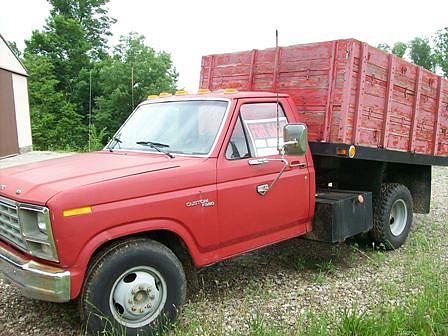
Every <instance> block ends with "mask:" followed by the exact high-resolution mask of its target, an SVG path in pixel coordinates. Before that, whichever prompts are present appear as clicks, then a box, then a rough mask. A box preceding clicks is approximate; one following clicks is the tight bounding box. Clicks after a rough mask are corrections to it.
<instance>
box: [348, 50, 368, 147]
mask: <svg viewBox="0 0 448 336" xmlns="http://www.w3.org/2000/svg"><path fill="white" fill-rule="evenodd" d="M368 53H369V45H368V44H367V43H363V44H362V48H361V56H360V60H361V64H360V68H359V78H358V82H359V83H358V89H357V91H356V106H355V116H354V118H353V134H352V142H353V143H354V144H356V145H357V144H358V142H359V130H360V129H361V125H360V123H361V116H362V103H363V98H364V91H365V85H366V69H367V59H368Z"/></svg>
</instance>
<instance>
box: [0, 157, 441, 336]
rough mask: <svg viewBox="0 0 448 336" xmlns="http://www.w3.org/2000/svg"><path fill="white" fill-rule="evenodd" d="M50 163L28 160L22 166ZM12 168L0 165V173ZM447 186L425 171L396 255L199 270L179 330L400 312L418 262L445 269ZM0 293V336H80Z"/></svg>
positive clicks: (316, 249) (52, 313)
mask: <svg viewBox="0 0 448 336" xmlns="http://www.w3.org/2000/svg"><path fill="white" fill-rule="evenodd" d="M57 155H59V154H57ZM62 155H63V154H62ZM50 157H52V154H49V153H30V154H27V155H26V161H27V162H28V161H32V160H39V159H41V158H44V159H45V158H50ZM19 161H20V158H19V157H17V158H10V159H6V160H0V168H1V167H2V166H8V165H13V164H17V163H19ZM447 186H448V167H436V168H433V182H432V204H431V213H430V214H429V215H414V227H413V229H412V232H411V234H410V236H409V238H408V242H407V243H406V245H405V246H404V247H403V248H401V249H399V250H397V251H390V252H381V251H376V250H373V249H372V248H370V247H358V246H357V245H356V244H355V245H354V244H324V243H318V242H313V241H308V240H304V239H292V240H289V241H287V242H283V243H280V244H277V245H275V246H271V247H268V248H265V249H262V250H258V251H255V252H252V253H248V254H246V255H243V256H240V257H237V258H234V259H231V260H228V261H224V262H220V263H218V264H216V265H213V266H211V267H208V268H206V269H204V270H202V271H201V273H200V282H201V288H200V289H199V290H198V291H197V292H196V293H195V294H194V295H192V296H191V297H190V301H189V302H188V303H187V304H186V307H185V309H184V313H183V317H182V318H181V321H180V326H181V328H182V326H183V325H184V326H190V327H189V328H190V329H191V324H194V325H197V327H196V331H197V332H196V333H197V334H210V335H216V334H221V335H222V334H228V333H229V332H230V331H233V330H241V329H244V328H247V321H248V319H250V318H251V317H254V316H262V317H263V318H266V319H268V320H275V321H280V322H281V323H282V325H285V324H286V325H289V326H291V328H292V329H293V328H294V326H295V325H296V323H297V320H298V318H299V317H300V316H304V315H306V314H307V313H308V312H322V311H325V312H328V313H330V314H334V313H335V312H337V311H341V310H343V309H357V310H359V311H367V312H368V311H370V310H372V309H374V308H375V307H376V306H377V305H378V303H380V302H384V301H385V300H386V301H387V302H389V303H390V304H392V305H398V304H400V302H401V301H402V300H403V299H404V298H405V297H406V296H408V295H413V294H415V293H417V292H418V291H419V287H418V284H415V283H414V282H413V279H414V275H415V274H416V272H418V269H419V268H418V267H419V264H418V261H419V256H421V255H425V254H426V255H431V258H432V259H433V260H434V263H435V264H436V263H439V264H440V263H443V265H445V266H446V265H448V257H447V252H446V251H447V249H448V214H447V204H448V193H447V190H448V188H447ZM0 293H1V296H0V335H2V336H7V335H82V334H83V329H82V326H81V321H80V319H79V316H78V313H77V307H76V304H75V303H69V304H52V303H46V302H39V301H34V300H30V299H26V298H24V297H22V296H21V295H20V293H19V291H17V290H16V289H15V288H14V287H12V286H10V285H8V284H7V283H5V282H4V281H3V280H1V279H0Z"/></svg>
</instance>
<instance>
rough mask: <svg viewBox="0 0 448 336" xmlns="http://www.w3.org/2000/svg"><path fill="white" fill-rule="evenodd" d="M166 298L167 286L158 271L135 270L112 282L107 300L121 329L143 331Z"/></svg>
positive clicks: (161, 307)
mask: <svg viewBox="0 0 448 336" xmlns="http://www.w3.org/2000/svg"><path fill="white" fill-rule="evenodd" d="M166 295H167V286H166V282H165V280H164V279H163V277H162V275H161V274H160V273H159V272H158V271H157V270H155V269H154V268H152V267H146V266H139V267H134V268H132V269H130V270H128V271H126V272H125V273H123V274H122V275H121V276H120V277H118V279H117V281H115V283H114V285H113V287H112V291H111V294H110V299H109V305H110V310H111V312H112V314H113V316H114V318H115V319H116V320H117V321H118V322H120V323H121V324H122V325H124V326H126V327H131V328H138V327H142V326H144V325H147V324H149V323H151V322H152V321H154V319H155V318H156V317H157V316H158V315H159V314H160V312H161V311H162V309H163V307H164V305H165V302H166Z"/></svg>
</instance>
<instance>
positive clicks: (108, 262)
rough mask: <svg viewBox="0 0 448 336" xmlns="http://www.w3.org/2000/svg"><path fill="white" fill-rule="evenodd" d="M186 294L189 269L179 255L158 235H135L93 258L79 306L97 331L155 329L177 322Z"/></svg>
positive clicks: (128, 332) (129, 332)
mask: <svg viewBox="0 0 448 336" xmlns="http://www.w3.org/2000/svg"><path fill="white" fill-rule="evenodd" d="M185 295H186V279H185V273H184V270H183V268H182V264H181V263H180V261H179V259H178V258H177V257H176V255H174V253H173V252H172V251H171V250H170V249H168V248H167V247H166V246H164V245H162V244H160V243H158V242H156V241H152V240H146V239H134V240H129V241H124V242H121V243H118V244H116V245H114V246H112V248H110V249H108V250H107V251H106V252H105V253H103V254H101V255H100V256H99V257H97V258H96V259H95V260H94V261H93V263H92V265H91V267H90V268H89V271H88V274H87V276H86V281H85V284H84V287H83V292H82V296H81V305H82V307H81V308H82V314H83V317H84V319H85V321H86V323H87V327H88V329H89V330H90V331H91V332H92V333H93V334H95V335H96V334H101V333H106V334H123V335H151V334H153V333H154V331H161V330H162V329H164V328H165V327H168V326H169V325H170V324H171V323H173V322H174V320H175V319H176V317H177V314H178V309H179V308H180V307H181V306H182V304H183V303H184V301H185Z"/></svg>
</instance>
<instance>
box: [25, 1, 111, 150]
mask: <svg viewBox="0 0 448 336" xmlns="http://www.w3.org/2000/svg"><path fill="white" fill-rule="evenodd" d="M108 1H109V0H48V2H49V3H50V4H51V6H52V9H51V11H50V16H49V17H48V18H47V20H46V24H45V26H44V27H43V29H42V30H35V31H33V33H32V35H31V38H30V40H28V41H25V45H26V47H25V51H24V58H25V59H26V64H27V68H28V72H29V74H30V78H29V83H30V95H33V97H30V102H31V110H32V116H33V117H32V118H33V119H32V120H33V139H34V142H35V143H36V144H37V146H36V147H37V148H66V147H70V148H73V149H82V148H84V146H85V144H86V143H87V133H86V132H85V130H86V124H87V114H88V110H89V109H88V107H89V81H88V79H89V72H90V70H91V69H92V68H93V67H94V64H95V62H98V61H100V60H102V59H105V58H107V57H108V54H107V37H108V36H109V35H110V34H111V33H110V31H109V29H110V26H111V25H112V24H113V23H114V22H115V20H114V19H112V18H110V17H108V16H107V9H106V8H105V5H106V4H107V3H108ZM42 65H44V66H45V67H44V70H45V72H44V73H42V71H44V70H41V69H40V68H39V66H42ZM39 76H43V77H39ZM41 78H47V79H49V80H50V84H48V85H45V83H44V82H42V80H41ZM42 84H44V88H43V89H42V90H39V85H42ZM32 88H35V89H36V90H37V91H36V93H34V92H33V91H32ZM44 89H45V90H47V92H46V94H48V95H49V96H50V97H49V98H48V97H45V96H42V95H43V94H44V92H43V90H44ZM56 98H57V99H59V100H60V102H63V104H61V103H58V104H56V102H55V100H56ZM49 100H52V101H53V103H54V104H53V105H52V106H51V107H49V106H47V108H45V109H44V108H42V107H43V106H45V105H46V102H47V101H49ZM38 117H39V118H41V119H39V118H38ZM48 127H49V128H48ZM45 132H48V133H49V134H51V136H46V135H45V134H44V133H45Z"/></svg>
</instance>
